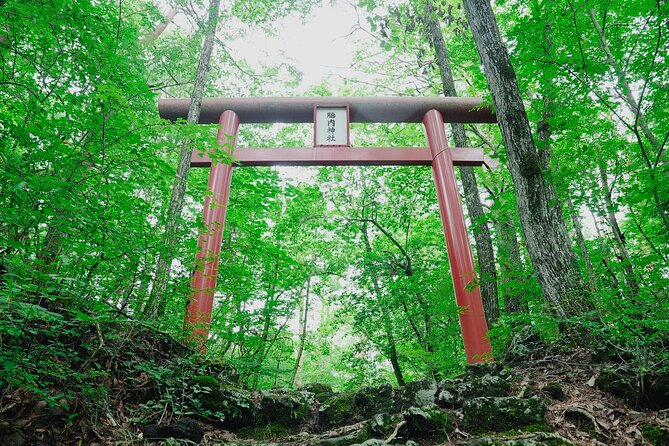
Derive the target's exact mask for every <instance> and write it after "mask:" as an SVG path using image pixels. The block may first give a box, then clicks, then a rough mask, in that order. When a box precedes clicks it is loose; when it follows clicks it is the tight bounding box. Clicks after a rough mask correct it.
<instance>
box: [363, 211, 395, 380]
mask: <svg viewBox="0 0 669 446" xmlns="http://www.w3.org/2000/svg"><path fill="white" fill-rule="evenodd" d="M361 230H362V239H363V241H364V242H365V248H366V250H367V253H369V254H371V252H372V245H371V244H370V243H369V234H368V232H367V221H363V223H362V227H361ZM370 271H371V273H372V274H371V275H372V287H373V288H374V294H375V295H376V300H377V302H381V300H382V293H381V287H380V286H379V279H378V277H377V274H376V271H375V270H374V268H373V267H372V268H370ZM379 307H380V309H381V318H382V322H383V329H384V331H385V335H386V341H387V343H388V350H387V352H386V353H387V355H388V359H390V365H392V367H393V373H394V374H395V379H396V380H397V385H399V386H404V385H405V384H406V382H405V381H404V375H403V374H402V368H401V367H400V361H399V357H398V355H397V345H396V343H395V336H394V335H393V329H392V324H391V322H390V314H388V309H387V308H386V307H385V305H379Z"/></svg>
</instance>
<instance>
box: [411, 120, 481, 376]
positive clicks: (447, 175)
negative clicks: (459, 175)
mask: <svg viewBox="0 0 669 446" xmlns="http://www.w3.org/2000/svg"><path fill="white" fill-rule="evenodd" d="M423 124H424V125H425V134H426V136H427V144H428V146H429V147H430V150H431V151H432V173H433V174H434V184H435V186H436V188H437V200H438V201H439V212H440V213H441V221H442V225H443V228H444V235H445V236H446V246H447V249H448V260H449V263H450V265H451V275H452V276H453V288H454V290H455V299H456V301H457V304H458V308H459V310H460V311H459V317H460V329H461V330H462V340H463V341H464V344H465V355H466V356H467V363H469V364H473V363H477V362H485V361H490V360H491V359H492V348H491V345H490V339H489V338H488V325H487V323H486V319H485V312H484V310H483V301H482V300H481V289H480V287H479V285H478V283H477V282H476V273H475V270H474V258H473V256H472V250H471V247H470V246H469V237H468V236H467V228H466V227H465V217H464V213H463V212H462V204H461V203H460V194H459V193H458V187H457V184H456V182H455V173H454V171H453V156H452V155H451V150H450V149H449V148H448V139H447V138H446V132H445V131H444V120H443V117H442V116H441V113H439V112H438V111H437V110H430V111H428V112H427V113H426V114H425V116H424V117H423Z"/></svg>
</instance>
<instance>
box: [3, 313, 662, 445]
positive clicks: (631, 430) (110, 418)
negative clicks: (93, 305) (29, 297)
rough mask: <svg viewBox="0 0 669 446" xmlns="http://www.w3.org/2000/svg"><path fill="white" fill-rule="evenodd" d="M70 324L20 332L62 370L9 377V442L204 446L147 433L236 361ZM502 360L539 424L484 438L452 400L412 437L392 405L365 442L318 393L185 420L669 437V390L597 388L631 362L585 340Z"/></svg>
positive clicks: (452, 438)
mask: <svg viewBox="0 0 669 446" xmlns="http://www.w3.org/2000/svg"><path fill="white" fill-rule="evenodd" d="M40 324H41V323H40V322H39V321H33V322H31V323H30V324H29V325H31V326H33V327H42V326H43V324H42V325H40ZM69 326H70V329H69V330H68V331H67V332H66V333H62V332H58V333H56V332H54V331H53V330H52V331H51V332H50V333H47V334H44V332H43V331H40V330H32V332H33V333H34V335H33V336H28V337H25V336H24V337H22V338H21V339H20V342H19V340H18V338H17V339H15V340H14V341H16V345H14V347H15V350H16V351H19V352H20V351H21V350H20V349H22V348H23V349H25V352H26V354H28V353H29V352H30V351H35V350H37V349H38V348H37V347H36V346H43V345H46V346H50V347H49V348H48V349H47V350H45V351H46V352H52V353H46V354H45V355H46V356H48V354H53V356H52V357H50V358H48V357H46V356H45V355H42V356H40V358H42V359H41V360H44V361H45V363H46V364H48V366H45V367H50V368H53V367H58V368H60V370H58V373H56V372H55V371H54V370H53V369H50V370H46V369H40V367H36V370H37V373H41V374H42V375H43V376H37V377H36V379H37V380H38V381H39V380H41V382H37V384H35V385H34V386H33V387H32V388H30V386H18V385H16V384H12V385H10V384H8V383H5V382H3V383H0V385H1V387H0V391H2V393H1V394H0V445H3V446H30V445H35V446H37V445H39V446H55V445H79V446H81V445H100V446H102V445H142V444H155V445H159V446H160V445H177V444H180V445H186V444H190V445H192V444H197V443H196V442H193V441H189V440H149V439H147V438H146V435H145V434H146V432H147V429H149V427H148V426H150V425H153V426H158V427H160V426H162V425H170V423H178V420H179V418H180V417H182V416H184V415H183V414H184V413H186V414H188V411H185V410H183V408H184V407H189V404H190V405H191V406H193V398H192V394H193V391H194V389H195V390H196V388H195V387H193V384H192V380H191V378H190V377H191V375H193V374H198V373H199V374H202V373H203V372H206V373H207V374H210V375H214V374H217V376H222V374H225V373H230V369H229V368H226V367H225V365H221V364H212V363H206V362H199V363H198V362H197V360H195V361H194V360H192V359H190V360H188V361H184V360H183V358H184V357H186V356H190V357H191V358H192V357H193V352H192V351H190V350H189V349H187V348H186V347H184V346H182V345H181V344H179V343H177V342H175V341H174V340H172V339H171V338H169V337H168V336H166V335H163V334H159V333H157V332H155V331H153V330H151V329H149V328H145V327H139V328H138V327H137V326H134V325H132V324H119V325H118V326H117V327H114V328H110V326H109V325H107V326H101V325H100V324H99V323H95V322H90V321H81V320H80V321H77V322H76V323H75V322H72V323H71V324H70V325H69ZM73 327H74V328H73ZM112 332H113V333H114V335H113V336H111V335H110V334H111V333H112ZM2 341H3V343H4V344H3V348H7V349H8V350H7V351H11V349H10V347H11V342H10V341H12V339H11V338H9V337H7V336H5V338H4V339H3V340H2ZM54 346H60V347H59V348H56V347H54ZM63 346H64V347H63ZM64 348H70V349H71V350H72V352H71V355H70V356H69V357H68V356H67V355H65V356H63V349H64ZM84 358H85V359H84ZM503 365H504V369H505V376H506V378H505V380H507V381H508V383H509V384H510V386H509V388H508V395H509V396H510V397H520V398H532V397H538V398H540V399H541V400H542V401H544V402H545V406H546V408H547V409H546V411H545V414H544V422H543V423H541V426H540V427H539V428H536V426H535V427H533V428H530V427H529V426H528V427H526V428H519V429H506V430H503V431H502V433H499V432H498V433H490V432H484V433H481V432H479V433H477V434H475V433H474V432H473V431H471V429H469V430H468V428H467V424H466V422H463V411H462V406H459V407H458V406H454V407H452V408H448V409H443V410H444V413H447V414H448V416H449V417H450V418H449V420H450V421H449V422H450V427H449V428H448V429H444V430H443V432H440V433H439V434H438V435H428V436H424V437H420V438H412V439H411V440H412V441H409V438H408V436H407V435H406V431H405V430H404V429H403V428H402V426H403V424H404V423H405V421H401V420H402V417H403V416H404V419H405V420H406V412H404V415H403V414H402V412H401V410H400V412H397V410H395V408H392V407H389V408H388V410H387V412H388V413H390V414H391V415H392V414H396V415H392V416H393V417H394V418H393V421H391V422H390V428H389V429H387V430H386V431H385V432H384V433H382V434H381V435H376V439H374V440H368V439H367V438H369V437H367V438H362V437H360V436H356V435H357V433H360V432H362V431H363V430H365V429H367V428H368V426H369V422H368V421H365V420H361V419H360V418H353V417H352V418H350V420H346V419H344V421H343V422H341V423H339V424H338V425H336V426H332V428H329V429H325V428H323V427H318V420H317V418H318V414H319V406H320V405H321V403H319V402H318V401H315V402H314V403H313V405H312V406H311V407H310V413H311V414H313V416H308V417H306V418H305V419H304V421H303V422H302V423H301V424H298V425H294V426H292V427H291V428H290V429H286V430H276V429H274V428H273V427H272V425H271V424H270V423H268V424H267V425H266V428H265V427H263V426H262V424H261V423H259V422H256V423H255V428H254V430H253V433H254V434H253V435H249V434H248V431H249V430H248V429H247V430H246V435H242V433H241V432H240V429H239V428H238V427H237V428H235V429H233V428H231V427H230V426H226V424H225V423H220V422H217V421H212V420H213V419H214V417H212V416H210V415H211V413H209V412H206V411H203V410H202V408H201V406H199V405H198V404H195V407H196V408H199V409H200V410H199V412H198V410H195V411H194V412H193V413H190V414H188V415H187V417H192V418H193V419H195V420H196V421H193V420H192V419H191V418H188V420H190V422H191V423H193V424H194V425H195V428H196V430H198V431H199V432H201V433H200V434H197V435H195V438H197V441H199V444H201V445H203V446H215V445H233V444H234V445H240V446H241V445H249V446H251V445H269V444H275V445H294V446H316V445H318V446H348V445H352V444H359V443H363V444H365V445H380V444H399V445H402V444H406V445H410V444H413V445H415V444H420V445H461V444H462V445H465V444H469V445H495V444H507V445H512V444H513V445H523V444H526V445H568V444H574V445H621V446H622V445H669V409H667V408H666V407H667V406H669V404H668V402H667V401H662V399H663V398H664V397H665V396H666V394H665V395H660V396H659V399H658V397H657V395H656V396H655V400H654V402H653V403H652V404H650V406H651V407H653V408H655V409H656V410H649V409H640V408H637V409H635V408H634V403H635V402H634V401H630V400H629V398H628V400H627V401H624V400H623V399H621V398H619V397H617V396H613V395H612V394H610V393H608V392H605V391H603V390H601V389H600V388H599V387H601V386H599V385H598V378H599V377H600V375H601V373H602V371H603V370H611V369H615V368H621V367H623V366H622V365H621V364H620V363H618V364H616V363H608V362H595V361H593V359H592V355H591V352H589V351H588V350H585V349H582V348H572V349H564V348H563V349H562V350H561V351H557V350H555V349H544V348H536V349H534V350H531V349H530V350H528V351H527V353H526V356H525V357H523V358H521V359H520V360H519V359H518V358H516V359H515V361H514V362H513V363H512V364H503ZM500 368H501V367H500ZM20 373H26V371H25V370H23V371H18V372H17V376H19V374H20ZM68 373H71V374H72V377H71V378H68ZM54 376H59V377H60V378H59V379H54ZM84 381H85V382H84ZM73 389H75V390H76V391H73ZM664 389H665V390H666V383H665V387H664ZM200 390H201V389H200ZM393 392H397V389H395V390H393ZM248 394H249V395H252V400H253V401H254V404H255V403H257V402H258V401H259V400H260V399H262V398H263V395H265V394H262V393H260V392H250V391H249V392H248ZM622 394H623V395H624V389H623V392H622ZM433 398H434V393H433ZM642 398H643V396H642ZM637 402H638V401H637ZM653 404H655V406H653ZM658 404H659V406H658ZM647 406H648V404H647ZM658 408H659V410H657V409H658ZM440 410H441V409H440ZM180 411H181V415H180V414H179V412H180ZM314 419H316V421H314ZM465 421H466V420H465ZM470 425H471V423H470ZM200 429H201V430H200ZM500 430H501V429H500ZM202 434H203V435H202ZM259 434H260V435H259ZM245 437H246V438H245ZM249 437H251V438H249ZM403 437H404V438H403ZM186 438H188V436H187V435H186ZM347 438H348V440H347ZM365 440H367V442H364V441H365ZM414 440H415V442H414Z"/></svg>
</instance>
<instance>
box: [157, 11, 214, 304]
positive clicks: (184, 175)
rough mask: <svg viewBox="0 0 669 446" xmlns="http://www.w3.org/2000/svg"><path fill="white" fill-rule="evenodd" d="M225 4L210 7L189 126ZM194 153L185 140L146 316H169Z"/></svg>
mask: <svg viewBox="0 0 669 446" xmlns="http://www.w3.org/2000/svg"><path fill="white" fill-rule="evenodd" d="M220 3H221V0H211V2H210V4H209V18H208V20H207V30H206V34H205V37H204V43H203V44H202V52H201V53H200V61H199V64H198V67H197V74H196V77H195V85H194V87H193V93H192V94H191V104H190V107H189V109H188V116H187V118H186V120H187V121H188V122H189V123H197V122H198V121H199V120H200V109H201V108H202V97H203V95H204V87H205V83H206V81H207V74H208V73H209V64H210V62H211V53H212V51H213V49H214V38H215V37H216V25H217V23H218V16H219V7H220ZM192 152H193V148H192V141H191V140H190V139H184V140H183V141H182V143H181V154H180V157H179V165H178V167H177V175H176V177H175V179H174V183H173V185H172V195H171V197H170V205H169V209H168V211H167V222H166V223H165V233H164V236H163V247H164V249H163V251H161V253H160V257H159V258H158V265H157V268H156V278H155V280H154V283H153V288H152V289H151V296H150V298H149V303H148V305H147V306H146V308H145V312H144V313H145V314H147V315H151V316H159V315H162V314H163V313H164V312H165V298H166V296H165V291H166V290H167V284H168V282H169V278H170V270H171V266H172V260H173V259H174V252H173V251H174V248H175V247H176V245H177V242H178V240H179V234H178V232H179V220H180V218H181V212H182V210H183V206H184V197H185V195H186V184H187V180H188V172H189V170H190V160H191V154H192Z"/></svg>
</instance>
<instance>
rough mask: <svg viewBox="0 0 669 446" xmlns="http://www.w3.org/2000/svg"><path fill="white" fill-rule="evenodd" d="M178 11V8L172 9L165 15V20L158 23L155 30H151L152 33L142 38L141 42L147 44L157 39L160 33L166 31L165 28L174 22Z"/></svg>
mask: <svg viewBox="0 0 669 446" xmlns="http://www.w3.org/2000/svg"><path fill="white" fill-rule="evenodd" d="M177 12H178V9H177V8H172V9H170V10H169V12H168V13H167V14H166V15H165V21H163V22H162V23H160V24H158V25H157V26H156V28H155V29H154V30H153V31H151V33H150V34H149V35H148V36H146V37H144V38H143V39H142V41H141V43H143V44H145V45H147V44H149V43H151V42H153V41H154V40H156V39H157V38H158V37H160V35H161V34H162V33H163V32H165V30H166V29H167V26H168V25H169V24H170V23H172V20H174V17H176V16H177Z"/></svg>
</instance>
